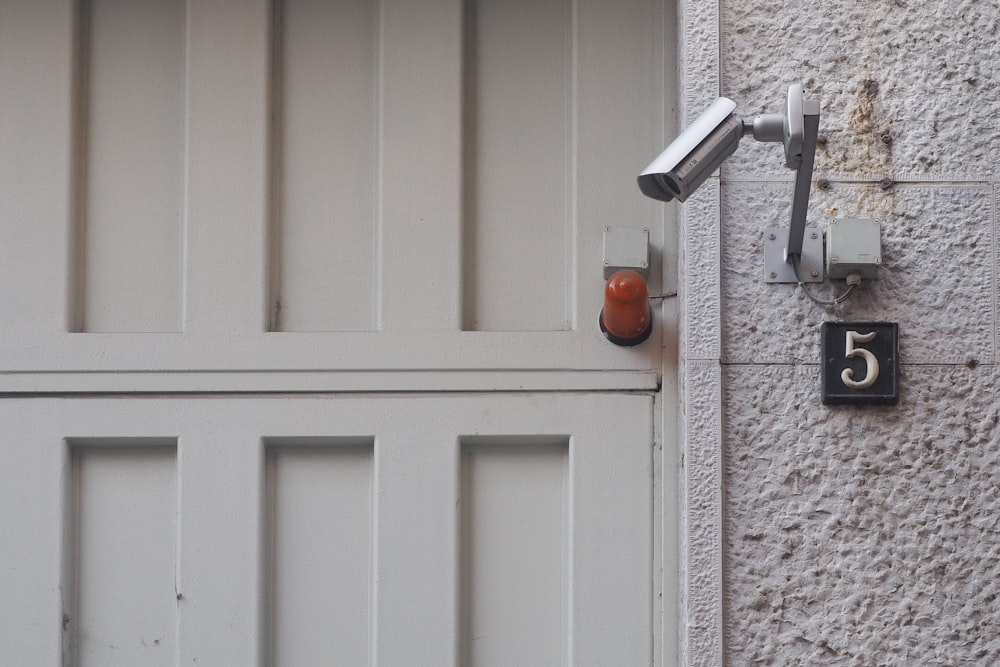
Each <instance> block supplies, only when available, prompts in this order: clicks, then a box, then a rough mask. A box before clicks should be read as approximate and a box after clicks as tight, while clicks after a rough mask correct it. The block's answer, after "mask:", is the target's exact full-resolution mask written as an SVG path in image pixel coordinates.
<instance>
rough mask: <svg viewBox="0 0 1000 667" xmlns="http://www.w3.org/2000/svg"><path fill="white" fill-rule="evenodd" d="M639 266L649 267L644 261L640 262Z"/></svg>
mask: <svg viewBox="0 0 1000 667" xmlns="http://www.w3.org/2000/svg"><path fill="white" fill-rule="evenodd" d="M639 266H641V267H642V268H644V269H645V268H648V265H647V264H646V262H643V263H642V264H640V265H639Z"/></svg>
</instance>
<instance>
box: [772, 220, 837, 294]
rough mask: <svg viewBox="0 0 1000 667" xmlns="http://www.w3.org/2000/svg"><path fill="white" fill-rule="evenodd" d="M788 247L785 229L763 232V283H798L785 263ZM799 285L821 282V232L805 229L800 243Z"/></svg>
mask: <svg viewBox="0 0 1000 667" xmlns="http://www.w3.org/2000/svg"><path fill="white" fill-rule="evenodd" d="M787 244H788V228H787V227H769V228H767V229H765V230H764V282H766V283H797V282H799V281H798V279H796V277H795V269H793V268H792V263H791V262H787V261H785V246H786V245H787ZM799 268H800V272H801V274H802V282H805V283H821V282H823V278H824V275H823V269H824V268H825V266H824V261H823V230H822V229H820V228H819V227H806V233H805V236H804V237H803V239H802V262H801V263H800V267H799Z"/></svg>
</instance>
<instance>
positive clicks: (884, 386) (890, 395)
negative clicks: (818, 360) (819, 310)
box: [820, 322, 899, 405]
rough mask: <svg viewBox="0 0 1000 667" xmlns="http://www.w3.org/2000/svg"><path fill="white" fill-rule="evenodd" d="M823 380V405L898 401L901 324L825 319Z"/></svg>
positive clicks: (821, 372) (822, 336)
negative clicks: (831, 320) (830, 320)
mask: <svg viewBox="0 0 1000 667" xmlns="http://www.w3.org/2000/svg"><path fill="white" fill-rule="evenodd" d="M820 335H821V349H822V365H821V370H820V382H821V384H822V395H823V404H824V405H841V404H845V403H853V404H862V405H864V404H867V405H895V404H896V403H898V402H899V325H898V324H896V323H895V322H824V323H823V326H822V328H821V334H820Z"/></svg>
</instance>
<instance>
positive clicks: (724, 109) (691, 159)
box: [639, 97, 743, 201]
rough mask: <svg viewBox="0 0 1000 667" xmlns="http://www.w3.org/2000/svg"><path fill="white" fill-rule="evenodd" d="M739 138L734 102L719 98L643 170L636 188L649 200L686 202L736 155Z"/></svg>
mask: <svg viewBox="0 0 1000 667" xmlns="http://www.w3.org/2000/svg"><path fill="white" fill-rule="evenodd" d="M742 137H743V121H742V120H740V119H739V118H738V117H737V116H736V103H735V102H733V101H732V100H730V99H728V98H725V97H720V98H719V99H717V100H715V102H713V103H712V105H711V106H709V107H708V108H707V109H705V111H703V112H702V113H701V115H700V116H698V117H697V118H696V119H695V120H694V122H693V123H691V125H690V126H689V127H688V128H687V129H686V130H684V132H682V133H681V134H680V136H678V137H677V138H676V139H674V140H673V141H672V142H671V143H670V145H669V146H667V147H666V149H664V151H663V152H662V153H660V155H659V156H658V157H657V158H656V159H655V160H653V161H652V162H650V163H649V166H647V167H646V168H645V169H643V170H642V173H640V174H639V189H640V190H642V193H643V194H644V195H646V196H647V197H651V198H652V199H658V200H660V201H671V200H672V199H675V198H676V199H677V200H678V201H686V200H687V198H688V197H689V196H691V194H692V193H693V192H694V191H695V190H697V189H698V186H700V185H701V184H702V183H704V182H705V180H706V179H707V178H708V177H709V176H711V175H712V173H713V172H715V170H716V169H718V168H719V167H720V166H721V165H722V163H723V162H725V160H726V158H728V157H729V156H730V155H732V154H733V153H735V152H736V149H737V147H738V146H739V144H740V139H741V138H742Z"/></svg>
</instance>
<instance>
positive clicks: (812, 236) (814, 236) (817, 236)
mask: <svg viewBox="0 0 1000 667" xmlns="http://www.w3.org/2000/svg"><path fill="white" fill-rule="evenodd" d="M809 238H811V239H813V240H815V239H817V238H819V234H817V233H816V232H813V233H812V234H810V235H809Z"/></svg>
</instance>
